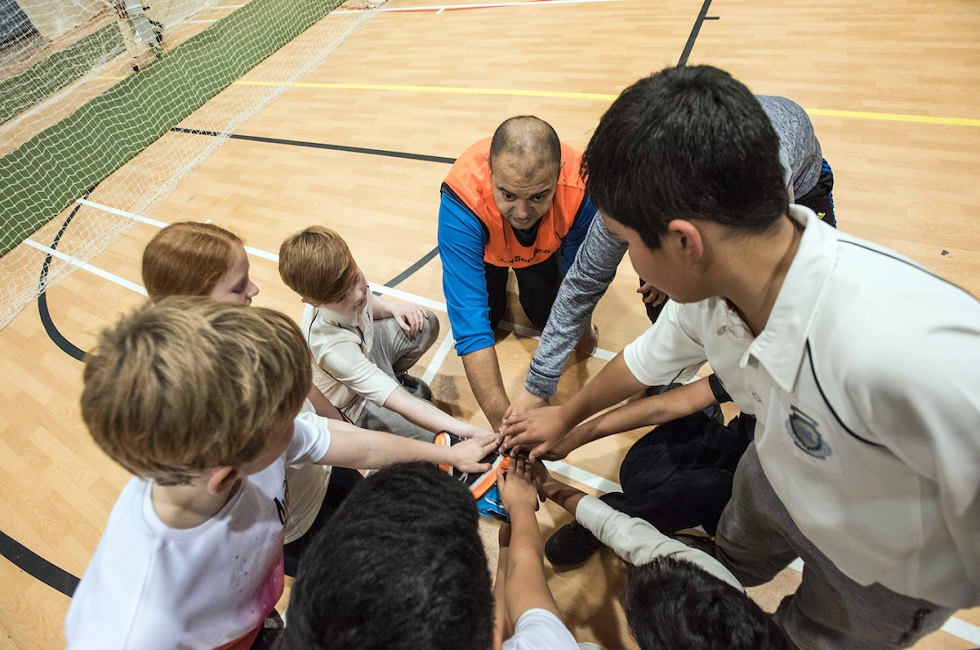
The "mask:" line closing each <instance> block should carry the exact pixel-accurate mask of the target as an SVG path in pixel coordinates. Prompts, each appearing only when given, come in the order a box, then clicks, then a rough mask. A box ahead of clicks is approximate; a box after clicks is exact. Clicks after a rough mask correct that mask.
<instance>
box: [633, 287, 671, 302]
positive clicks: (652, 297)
mask: <svg viewBox="0 0 980 650" xmlns="http://www.w3.org/2000/svg"><path fill="white" fill-rule="evenodd" d="M636 292H637V293H638V294H640V295H642V296H643V302H645V303H646V304H648V305H653V306H654V307H656V306H657V305H659V304H660V303H662V302H663V301H664V300H667V294H666V293H664V292H663V291H661V290H660V289H658V288H657V287H655V286H653V285H652V284H650V283H649V282H644V283H643V284H642V285H640V288H639V289H637V290H636Z"/></svg>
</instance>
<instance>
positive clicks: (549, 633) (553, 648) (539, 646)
mask: <svg viewBox="0 0 980 650" xmlns="http://www.w3.org/2000/svg"><path fill="white" fill-rule="evenodd" d="M503 650H578V643H576V642H575V637H573V636H572V633H571V632H569V631H568V628H567V627H565V624H564V623H562V622H561V619H559V618H558V617H557V616H555V615H554V614H552V613H551V612H549V611H548V610H546V609H529V610H527V611H526V612H524V613H523V614H521V617H520V618H519V619H517V625H515V626H514V636H512V637H510V638H509V639H507V640H506V641H504V645H503Z"/></svg>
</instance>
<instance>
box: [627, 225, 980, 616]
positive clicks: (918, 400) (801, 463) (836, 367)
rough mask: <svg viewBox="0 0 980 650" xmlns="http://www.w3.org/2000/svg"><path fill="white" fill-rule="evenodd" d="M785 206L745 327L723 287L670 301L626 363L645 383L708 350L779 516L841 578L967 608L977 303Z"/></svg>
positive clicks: (975, 569) (972, 547) (972, 581)
mask: <svg viewBox="0 0 980 650" xmlns="http://www.w3.org/2000/svg"><path fill="white" fill-rule="evenodd" d="M790 216H791V217H792V218H793V219H795V220H796V221H797V222H799V223H801V224H803V225H804V228H805V230H804V232H803V236H802V240H801V242H800V247H799V250H798V251H797V254H796V257H795V259H794V260H793V263H792V265H791V266H790V269H789V272H788V273H787V275H786V279H785V281H784V283H783V286H782V288H781V289H780V292H779V295H778V297H777V299H776V303H775V305H774V306H773V310H772V314H771V315H770V317H769V321H768V323H767V324H766V328H765V329H764V330H763V331H762V333H760V335H759V336H758V337H753V336H752V333H751V332H750V331H749V329H748V327H747V326H746V325H745V323H744V322H743V321H742V319H741V318H740V317H739V315H738V314H737V313H736V312H735V311H734V310H733V309H732V308H731V307H730V306H729V305H728V303H727V302H726V301H725V300H724V299H721V298H711V299H709V300H705V301H702V302H699V303H693V304H687V305H677V304H676V303H669V304H668V306H667V308H666V309H665V310H664V312H663V313H662V314H661V316H660V318H659V319H658V320H657V323H656V324H655V325H654V326H653V327H652V328H651V329H650V330H648V331H647V332H646V333H645V334H643V335H642V336H641V337H640V338H638V339H637V340H636V341H634V342H633V343H631V344H630V345H629V346H628V347H627V348H626V350H625V361H626V364H627V366H628V367H629V369H630V371H631V372H632V373H633V374H634V375H635V376H636V378H637V379H638V380H639V381H641V382H643V383H645V384H648V385H655V384H666V383H669V382H670V381H675V380H677V379H680V380H686V379H688V378H690V377H691V376H693V374H694V372H695V371H696V370H697V368H698V367H699V366H700V365H701V364H702V363H703V362H704V361H706V360H707V361H709V362H710V363H711V367H712V369H713V370H714V372H715V373H717V374H718V376H719V377H720V378H721V380H722V381H723V382H724V384H725V387H726V388H727V389H728V392H729V393H730V394H731V395H732V398H733V400H734V401H735V402H736V403H737V404H738V406H739V407H740V408H741V409H742V411H743V412H745V413H750V414H752V415H755V416H756V417H757V418H758V420H759V425H758V426H757V427H756V434H755V435H756V442H755V444H756V447H757V449H758V452H759V459H760V461H761V463H762V467H763V469H764V470H765V473H766V476H767V478H768V479H769V482H770V483H771V484H772V487H773V489H774V490H775V492H776V494H777V495H778V496H779V498H780V500H781V501H782V502H783V504H784V505H785V507H786V509H787V510H788V511H789V514H790V515H791V516H792V518H793V521H794V522H795V523H796V525H797V526H798V527H799V528H800V530H801V531H802V532H803V534H805V535H806V536H807V538H808V539H810V540H811V541H812V542H813V543H814V544H816V545H817V547H818V548H819V549H820V550H821V551H822V552H823V553H824V554H825V555H827V557H829V558H830V559H831V560H832V561H833V562H834V564H836V565H837V567H838V568H839V569H840V570H841V571H843V572H844V573H845V574H846V575H848V576H849V577H850V578H852V579H853V580H855V581H856V582H858V583H860V584H864V585H868V584H871V583H875V582H877V583H880V584H882V585H884V586H885V587H887V588H889V589H891V590H893V591H895V592H898V593H901V594H905V595H908V596H914V597H918V598H923V599H925V600H927V601H930V602H932V603H936V604H938V605H943V606H947V607H956V608H962V607H971V606H974V605H978V604H980V303H978V302H977V300H976V299H975V298H974V297H973V296H971V295H970V294H969V293H967V292H966V291H964V290H962V289H960V288H958V287H956V286H954V285H952V284H949V283H947V282H945V281H944V280H942V279H940V278H938V277H936V276H934V275H932V274H931V273H929V272H928V271H925V270H923V269H922V268H921V267H919V266H917V265H916V264H914V263H913V262H910V261H909V260H907V259H905V258H902V257H901V256H899V255H897V254H896V253H893V252H891V251H889V250H887V249H885V248H883V247H880V246H876V245H874V244H871V243H868V242H865V241H862V240H859V239H857V238H854V237H850V236H848V235H845V234H843V233H840V232H839V231H836V230H834V229H833V228H831V227H829V226H827V225H826V224H823V223H821V222H820V220H819V219H817V217H816V215H814V214H813V212H811V211H810V210H808V209H806V208H802V207H800V206H792V207H791V208H790ZM748 263H750V261H749V262H748Z"/></svg>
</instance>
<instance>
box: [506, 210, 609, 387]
mask: <svg viewBox="0 0 980 650" xmlns="http://www.w3.org/2000/svg"><path fill="white" fill-rule="evenodd" d="M625 254H626V243H625V242H622V241H620V240H619V239H616V238H615V237H613V236H612V235H611V234H609V231H608V230H606V225H605V224H604V223H603V221H602V215H601V214H599V215H596V218H595V219H594V220H593V221H592V226H591V227H590V228H589V232H588V234H586V236H585V240H584V241H583V242H582V245H581V246H580V247H579V249H578V254H577V255H576V256H575V262H573V263H572V267H571V268H570V269H568V274H567V275H566V276H565V279H564V280H562V283H561V287H560V288H559V290H558V297H557V298H556V299H555V305H554V307H552V309H551V315H550V316H549V317H548V323H547V324H546V325H545V328H544V331H543V332H542V333H541V342H540V343H538V349H537V350H536V351H535V353H534V358H533V359H532V360H531V367H530V368H529V369H528V372H527V380H526V381H525V383H524V387H525V388H526V389H527V390H528V392H531V393H533V394H535V395H537V396H538V397H544V398H548V397H551V396H552V395H554V394H555V391H556V390H557V389H558V379H559V377H561V373H562V371H563V370H564V369H565V363H566V362H567V361H568V356H569V355H570V354H571V353H572V350H573V349H574V348H575V344H576V343H578V340H579V338H580V337H581V335H582V330H583V327H584V326H585V323H586V322H587V320H588V317H589V315H590V314H591V313H592V310H593V309H595V306H596V303H598V302H599V299H600V298H601V297H602V296H603V294H605V293H606V289H608V288H609V284H610V283H611V282H612V281H613V278H614V277H616V268H617V267H618V266H619V263H620V262H621V261H622V259H623V255H625Z"/></svg>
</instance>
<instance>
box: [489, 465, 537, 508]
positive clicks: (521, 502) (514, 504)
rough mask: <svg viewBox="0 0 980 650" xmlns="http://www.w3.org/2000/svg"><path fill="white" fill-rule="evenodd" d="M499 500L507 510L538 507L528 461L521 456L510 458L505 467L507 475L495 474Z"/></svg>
mask: <svg viewBox="0 0 980 650" xmlns="http://www.w3.org/2000/svg"><path fill="white" fill-rule="evenodd" d="M497 487H498V488H499V489H500V500H501V501H502V502H503V504H504V508H506V509H507V511H508V512H514V511H515V510H517V509H519V508H522V507H523V508H531V509H532V510H537V509H538V490H537V488H536V487H535V486H534V483H533V482H532V481H531V471H530V469H528V462H527V461H526V460H525V459H523V458H512V459H511V461H510V465H509V466H508V467H507V475H506V476H504V474H502V473H501V474H498V475H497Z"/></svg>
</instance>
